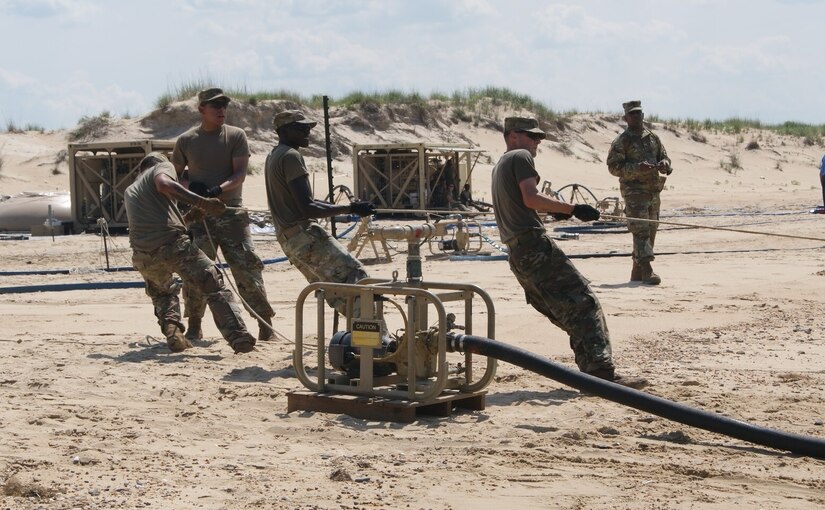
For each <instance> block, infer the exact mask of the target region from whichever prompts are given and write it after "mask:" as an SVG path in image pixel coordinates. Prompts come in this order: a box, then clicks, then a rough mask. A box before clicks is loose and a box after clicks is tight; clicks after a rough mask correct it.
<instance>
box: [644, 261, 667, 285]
mask: <svg viewBox="0 0 825 510" xmlns="http://www.w3.org/2000/svg"><path fill="white" fill-rule="evenodd" d="M639 266H640V267H641V268H642V275H641V276H642V283H644V284H647V285H659V284H660V283H662V279H661V278H659V275H657V274H656V273H654V272H653V267H651V266H650V261H647V262H640V263H639Z"/></svg>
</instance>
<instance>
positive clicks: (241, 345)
mask: <svg viewBox="0 0 825 510" xmlns="http://www.w3.org/2000/svg"><path fill="white" fill-rule="evenodd" d="M229 346H230V347H232V350H233V351H235V354H240V353H245V352H252V351H254V350H255V337H254V336H252V335H250V334H249V333H247V332H243V333H241V334H238V335H236V336H235V337H234V338H232V339H231V340H229Z"/></svg>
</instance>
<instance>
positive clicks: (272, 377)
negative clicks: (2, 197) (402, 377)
mask: <svg viewBox="0 0 825 510" xmlns="http://www.w3.org/2000/svg"><path fill="white" fill-rule="evenodd" d="M336 118H337V117H336ZM134 122H135V124H136V125H140V124H139V122H140V121H139V120H135V121H134ZM124 129H125V131H124V133H126V134H130V135H134V134H135V131H129V129H131V128H129V129H126V128H124ZM341 129H342V132H343V129H344V128H341ZM405 129H406V131H404V130H399V129H398V127H397V126H395V125H394V124H390V125H389V126H388V127H387V131H381V132H380V133H379V135H380V136H382V137H385V138H387V139H398V137H402V136H410V135H409V133H410V132H411V131H413V130H415V131H416V133H419V134H421V133H423V134H426V135H427V136H432V137H436V136H437V135H438V136H444V130H445V129H447V127H445V126H443V125H438V126H435V127H431V128H427V129H425V127H423V126H420V125H416V124H407V125H406V127H405ZM620 129H621V127H620V125H619V124H618V121H617V119H616V118H615V117H602V116H593V115H589V116H584V115H583V116H580V117H577V118H576V119H574V121H573V122H572V123H571V126H569V127H568V128H567V129H566V130H565V131H564V132H562V133H561V134H560V135H558V136H560V138H559V141H558V142H552V141H550V142H548V143H546V144H543V146H542V149H541V151H540V153H539V156H538V158H537V164H538V166H539V169H540V172H541V173H542V176H543V177H544V178H545V179H547V180H551V181H553V184H554V186H556V187H558V186H560V185H563V184H567V183H572V182H578V183H582V184H585V185H586V186H588V187H589V188H590V189H591V190H593V192H594V193H595V194H596V195H597V196H599V197H600V198H601V197H604V196H611V195H615V194H618V191H617V185H616V182H615V179H614V178H613V177H611V176H610V175H609V174H608V173H607V170H606V168H605V166H604V163H603V160H604V158H605V156H606V153H607V147H608V144H609V142H610V140H611V139H612V138H613V137H614V136H615V134H616V133H617V132H618V131H619V130H620ZM449 130H451V131H454V132H456V133H457V135H456V136H461V137H464V138H466V139H469V140H472V141H473V142H475V143H477V144H478V145H479V146H481V147H482V148H485V149H487V150H488V151H489V153H490V156H491V161H487V160H485V161H483V163H482V164H480V166H479V168H477V169H476V173H475V174H474V178H476V179H477V181H476V187H477V190H482V191H481V192H479V191H477V192H476V196H477V197H478V198H482V197H483V196H484V193H483V190H484V189H485V188H484V187H485V186H487V187H489V170H490V168H491V167H492V162H494V160H495V159H497V157H498V155H499V154H500V153H501V152H502V150H503V144H502V140H501V137H500V134H497V133H496V132H495V131H494V130H493V129H490V128H486V127H480V126H479V127H476V126H473V125H472V124H458V125H450V126H449ZM657 132H658V133H659V134H660V135H661V136H662V138H663V140H664V143H665V145H666V147H667V149H668V151H669V153H670V155H671V157H672V158H673V160H674V167H675V172H674V174H673V176H672V177H671V178H670V179H669V181H668V189H667V190H666V191H665V193H664V194H663V209H664V213H665V215H666V216H668V218H667V219H669V220H671V221H674V222H685V223H701V224H703V225H708V226H725V227H733V228H741V229H748V230H759V231H763V232H781V233H786V234H794V235H799V236H803V237H810V238H812V239H814V240H799V239H789V238H779V237H768V236H757V235H749V234H736V233H731V232H724V231H719V230H698V229H687V228H681V227H676V226H668V227H663V228H662V230H661V233H660V235H659V237H658V239H657V249H658V251H659V252H660V253H661V255H660V256H659V257H658V258H657V260H656V262H655V267H656V269H657V272H658V273H659V274H661V275H662V277H663V280H664V281H663V283H662V285H661V286H658V287H643V286H638V285H636V284H630V283H628V281H627V280H628V276H629V272H630V262H629V260H628V259H627V258H626V257H621V256H616V257H610V258H583V259H576V261H575V263H576V265H577V267H578V268H579V269H580V270H581V272H582V273H583V274H584V275H585V276H586V277H587V278H589V279H590V280H591V283H592V285H593V287H594V289H595V291H596V293H597V294H598V296H599V299H600V300H601V302H602V305H603V307H604V309H605V312H606V314H607V319H608V324H609V327H610V331H611V334H612V337H613V342H614V352H615V356H616V360H617V364H618V366H619V368H620V370H621V371H622V372H625V373H630V374H634V375H644V376H646V377H648V378H649V379H650V380H651V381H652V382H653V385H652V387H651V388H650V389H649V391H650V392H651V393H653V394H655V395H659V396H662V397H665V398H668V399H672V400H676V401H679V402H683V403H685V404H688V405H691V406H696V407H700V408H703V409H706V410H710V411H714V412H719V413H722V414H725V415H728V416H731V417H735V418H739V419H742V420H747V421H749V422H752V423H755V424H759V425H763V426H769V427H775V428H779V429H782V430H787V431H790V432H794V433H798V434H806V435H812V436H816V437H820V438H825V429H824V428H823V420H825V415H824V414H823V403H824V402H823V398H825V397H824V396H825V371H824V370H823V366H825V343H823V335H822V331H823V328H825V305H824V304H823V302H822V300H821V299H820V292H821V288H822V282H823V277H825V267H823V265H825V264H823V255H822V248H823V246H825V241H822V239H823V238H825V234H823V229H822V222H823V221H825V217H823V216H821V215H812V214H808V213H807V209H810V208H811V207H813V206H814V205H817V204H818V203H819V200H820V199H821V193H820V190H819V188H818V178H817V170H816V165H815V162H816V161H818V159H819V157H820V154H819V153H820V152H821V151H822V149H821V148H818V147H807V146H804V145H803V144H802V143H801V141H800V140H796V139H792V138H784V137H779V136H776V135H772V134H769V133H766V132H761V133H760V132H754V133H746V134H744V135H743V136H742V137H743V140H742V141H739V138H738V137H737V135H722V134H713V133H705V135H706V136H707V142H706V143H702V142H697V141H694V140H691V139H690V137H689V134H688V133H687V132H671V131H666V130H664V129H662V127H661V126H659V127H658V131H657ZM353 133H356V132H355V131H353ZM357 135H358V136H363V137H367V136H368V134H365V133H362V132H357ZM10 136H11V135H2V137H0V138H2V140H9V139H11V140H16V141H15V142H14V144H18V145H15V146H21V147H22V146H28V147H35V146H38V145H39V144H41V143H42V152H38V151H36V150H33V149H29V150H32V153H31V154H32V155H31V156H23V155H21V154H17V153H13V152H11V149H10V147H11V146H12V145H13V144H12V143H11V142H10V141H9V142H8V143H6V144H5V145H4V149H3V150H4V151H9V152H4V154H6V156H7V158H8V160H7V164H6V165H5V166H4V167H3V174H2V175H3V177H2V180H0V186H2V194H12V193H16V192H18V191H24V190H32V191H36V190H38V189H40V190H43V189H45V190H48V189H65V187H66V186H67V184H66V183H67V180H66V179H67V176H66V174H65V173H63V174H60V175H52V173H51V171H47V170H45V168H44V167H41V166H38V165H39V163H38V162H40V163H47V162H48V161H50V160H51V159H52V158H53V156H54V154H56V151H58V150H59V149H60V147H61V146H62V143H63V142H62V141H61V140H60V135H59V134H51V135H37V134H28V135H13V137H12V138H9V137H10ZM352 136H353V137H355V136H356V135H355V134H353V135H352ZM751 138H754V139H757V140H759V144H760V147H761V148H760V149H758V150H754V151H746V150H745V149H744V146H745V144H747V142H748V141H749V140H750V139H751ZM434 139H436V138H434ZM313 140H314V141H315V142H317V141H318V140H317V139H315V138H313ZM24 142H25V143H24ZM0 143H2V142H0ZM259 143H260V144H261V145H265V143H264V142H263V141H261V142H259ZM562 144H564V147H562ZM732 151H733V152H735V153H736V154H737V155H738V157H739V158H740V160H741V162H742V169H739V170H733V171H731V172H728V171H725V170H724V169H722V168H720V161H722V160H726V159H727V158H728V154H730V153H731V152H732ZM571 152H572V154H571ZM264 153H265V149H260V150H259V149H258V146H256V149H255V155H254V162H257V163H258V164H260V162H261V161H262V158H263V155H264ZM35 154H40V155H39V156H35ZM32 158H34V159H32ZM38 158H39V159H38ZM29 160H30V161H29ZM599 160H601V161H599ZM8 161H14V162H15V164H14V165H11V164H9V163H8ZM310 164H316V165H321V164H322V163H321V160H320V159H317V158H311V159H310ZM336 169H337V171H338V173H337V174H336V179H340V182H346V180H347V179H351V175H350V174H351V170H350V168H349V167H348V162H347V160H346V158H344V157H342V158H339V159H338V160H337V161H336ZM64 171H65V169H64ZM262 180H263V179H262V176H261V175H260V174H258V175H253V176H250V177H249V180H248V181H247V183H246V192H247V203H248V204H249V205H250V207H252V208H263V207H264V206H265V198H264V195H263V184H262ZM336 182H339V181H336ZM322 183H325V178H324V176H323V174H319V175H318V178H317V181H316V186H319V187H321V186H322ZM7 186H8V188H7ZM319 194H322V193H319ZM488 196H489V195H488ZM693 213H700V214H699V215H698V216H687V215H688V214H693ZM568 224H569V225H575V224H576V223H575V222H574V221H572V222H569V223H568ZM485 232H487V233H488V234H490V235H491V236H493V237H494V236H495V231H494V230H492V229H487V230H485ZM255 241H256V248H257V249H258V252H259V254H260V255H261V256H262V257H264V258H269V257H278V256H280V255H282V253H281V252H280V249H279V247H278V245H277V242H275V240H274V239H273V238H272V237H271V236H263V235H259V236H256V239H255ZM560 244H561V246H562V248H563V249H564V250H565V251H566V252H567V253H568V254H571V255H584V254H589V253H597V254H611V253H613V254H616V255H621V254H625V253H627V252H628V250H629V235H627V234H586V233H582V235H581V236H580V238H579V239H578V240H570V241H563V242H560ZM397 248H399V249H401V250H403V246H397ZM109 249H110V253H109V256H110V259H111V260H110V262H111V264H112V265H128V264H129V255H130V251H129V249H128V243H127V240H126V239H125V238H122V237H121V238H114V239H113V240H112V243H110V245H109ZM486 249H488V250H493V248H492V247H487V248H486ZM424 252H425V254H429V251H428V250H427V249H426V248H425V250H424ZM0 260H3V264H2V265H3V270H12V269H14V270H23V269H33V270H37V269H44V270H45V269H58V268H75V269H76V271H75V272H73V273H72V274H65V275H16V276H3V277H0V279H1V280H2V283H0V286H2V287H8V286H20V285H36V284H45V283H70V282H72V283H74V282H101V281H134V280H135V279H137V275H136V274H135V273H104V272H100V271H99V268H101V267H103V266H104V264H105V261H104V258H103V252H102V249H101V240H100V238H99V237H97V236H94V235H88V234H87V235H79V236H68V237H58V238H56V239H55V241H54V242H53V241H52V240H51V238H32V239H30V240H28V241H0ZM95 268H96V269H98V270H95ZM369 270H370V272H371V274H372V275H373V276H376V277H383V278H389V277H390V276H391V274H392V272H393V271H395V270H397V271H399V272H400V273H401V275H402V277H403V274H404V257H403V255H400V256H397V257H396V258H395V260H394V262H392V263H388V264H380V265H373V266H370V267H369ZM424 275H425V278H427V279H429V280H433V281H468V282H473V283H476V284H477V285H479V286H481V287H482V288H483V289H485V290H486V291H487V292H489V293H490V294H491V295H492V297H493V299H494V301H495V306H496V324H497V335H496V336H497V338H498V339H499V340H502V341H506V342H509V343H512V344H514V345H517V346H519V347H523V348H525V349H528V350H530V351H533V352H536V353H539V354H542V355H545V356H548V357H550V358H551V359H554V360H557V361H560V362H563V363H565V364H567V365H570V366H572V365H573V362H572V356H571V352H570V349H569V348H568V346H567V339H566V338H565V335H564V334H563V333H562V332H561V331H560V330H558V329H557V328H555V327H554V326H552V325H551V324H550V323H549V322H548V321H547V320H546V319H544V318H543V317H542V316H540V315H539V314H538V313H537V312H535V311H533V310H532V309H530V308H529V307H528V306H527V305H525V303H524V297H523V293H522V291H521V289H520V288H519V287H518V285H517V284H516V282H515V280H514V278H513V277H512V275H511V274H510V272H509V269H508V266H507V263H506V262H504V261H496V262H450V261H448V260H439V259H435V258H431V259H428V260H426V261H425V263H424ZM265 279H266V284H267V289H268V292H269V296H270V301H271V302H272V305H273V307H274V308H275V310H276V312H277V316H276V318H275V327H276V328H277V329H278V330H279V331H280V332H281V333H283V334H284V335H286V336H288V337H291V336H292V331H293V328H294V323H295V310H294V303H295V298H296V296H297V295H298V293H299V292H300V290H301V289H303V288H304V286H305V281H304V280H303V278H302V277H301V276H300V274H299V273H298V272H297V271H296V270H295V269H294V268H292V267H291V266H289V265H288V264H285V263H280V264H273V265H270V266H267V269H266V271H265ZM0 313H2V315H3V317H5V320H4V328H3V331H2V333H0V354H1V355H0V430H2V431H3V433H2V434H0V487H2V490H0V502H1V503H2V505H0V506H2V507H3V508H13V509H35V508H44V509H45V508H48V509H63V508H129V509H131V508H180V509H188V508H210V509H212V508H215V509H219V508H226V509H235V508H279V509H280V508H306V509H311V508H323V509H333V508H334V509H337V508H388V509H395V508H415V509H418V508H426V509H429V508H436V509H448V508H449V509H465V508H466V509H469V508H473V509H501V508H523V509H543V508H601V509H626V508H638V509H648V508H678V509H682V508H683V509H688V508H718V509H723V508H724V509H727V508H734V507H738V508H766V509H774V508H820V507H825V475H824V474H823V473H825V469H824V468H825V462H823V461H822V460H815V459H811V458H805V457H799V456H795V455H788V454H785V453H782V452H778V451H774V450H771V449H768V448H763V447H759V446H754V445H752V444H748V443H745V442H742V441H739V440H734V439H730V438H726V437H724V436H720V435H717V434H713V433H710V432H705V431H702V430H698V429H695V428H691V427H687V426H684V425H680V424H677V423H673V422H669V421H667V420H664V419H661V418H657V417H654V416H650V415H647V414H646V413H642V412H639V411H635V410H633V409H630V408H626V407H623V406H620V405H618V404H614V403H611V402H607V401H604V400H602V399H599V398H596V397H592V396H586V395H582V394H580V393H579V392H577V391H575V390H571V389H570V388H566V387H564V386H563V385H561V384H559V383H557V382H555V381H553V380H549V379H545V378H542V377H540V376H538V375H535V374H532V373H530V372H526V371H524V370H522V369H519V368H517V367H513V366H511V365H506V364H502V365H501V366H500V367H499V372H498V376H497V378H496V381H495V382H494V383H493V384H491V385H490V386H489V388H488V392H489V393H488V396H487V407H486V409H485V410H484V411H477V412H466V411H464V412H456V413H455V414H454V415H453V416H451V417H449V418H426V417H424V418H421V419H419V420H417V421H416V422H414V423H412V424H406V425H404V424H394V423H385V422H375V421H368V420H362V419H356V418H351V417H348V416H345V415H334V414H322V413H311V412H294V413H291V414H287V413H286V393H287V392H288V391H291V390H295V389H300V388H301V386H300V383H299V382H298V381H297V380H296V379H295V377H294V371H293V369H292V367H291V345H290V344H289V343H287V342H283V341H281V342H274V343H271V344H265V345H261V346H260V347H259V349H258V351H257V352H253V353H251V354H249V355H243V356H235V355H232V353H231V350H230V349H229V348H228V346H226V345H225V344H224V343H223V342H222V341H221V340H219V335H218V334H217V330H216V328H215V327H214V326H213V325H212V324H207V325H206V327H205V333H206V335H207V337H208V340H206V341H203V342H201V343H199V344H198V345H197V346H196V348H195V349H192V350H190V351H186V352H185V353H182V354H171V353H170V352H169V351H168V349H167V348H166V347H165V346H164V345H163V343H162V342H160V341H159V340H158V337H159V334H158V331H157V330H158V327H157V325H156V323H155V319H154V317H153V315H152V310H151V305H150V303H149V300H148V298H147V297H146V296H145V295H144V293H143V291H142V290H140V289H125V290H97V291H72V292H47V293H26V294H23V293H20V294H3V295H0ZM313 313H314V311H313V310H307V311H306V313H305V314H304V316H305V318H306V320H307V321H309V320H311V319H312V317H313ZM483 319H484V317H480V318H479V320H483ZM309 357H310V358H311V354H310V355H309Z"/></svg>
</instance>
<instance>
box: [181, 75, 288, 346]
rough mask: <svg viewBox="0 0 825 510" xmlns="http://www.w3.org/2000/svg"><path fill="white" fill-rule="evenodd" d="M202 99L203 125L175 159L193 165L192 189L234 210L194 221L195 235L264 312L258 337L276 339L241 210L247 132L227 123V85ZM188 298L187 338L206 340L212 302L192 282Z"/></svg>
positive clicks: (183, 142)
mask: <svg viewBox="0 0 825 510" xmlns="http://www.w3.org/2000/svg"><path fill="white" fill-rule="evenodd" d="M198 103H199V104H198V112H199V113H200V115H201V123H200V125H199V126H197V127H194V128H192V129H190V130H189V131H187V132H185V133H183V134H182V135H181V136H180V137H178V139H177V141H176V142H175V150H174V152H173V153H172V163H174V164H175V169H176V170H177V171H178V172H183V170H184V169H185V168H186V169H188V181H189V189H190V190H192V191H194V192H195V193H198V194H199V195H203V196H206V197H218V198H219V199H220V200H222V201H223V202H224V203H225V204H226V205H228V206H231V207H232V209H227V211H226V212H225V213H224V214H222V215H220V216H218V217H215V218H207V220H206V224H205V225H206V226H205V227H204V224H202V223H196V224H193V225H192V226H191V232H192V237H193V240H194V241H195V244H196V245H197V246H198V248H200V249H201V250H202V251H203V252H204V253H205V254H206V256H207V257H209V258H210V259H212V260H215V258H216V256H217V248H218V247H220V249H221V253H222V254H223V257H224V259H225V260H226V263H227V265H229V268H230V269H231V270H232V277H233V278H235V283H236V284H237V285H238V293H239V294H240V296H241V297H242V298H243V300H244V301H245V302H246V305H247V306H248V307H249V308H250V309H251V310H252V311H253V312H255V314H257V316H258V326H259V333H258V339H259V340H271V339H273V338H274V334H275V333H274V330H273V329H272V319H271V317H272V316H273V315H275V312H274V311H273V310H272V307H271V306H270V305H269V301H268V300H267V297H266V289H265V288H264V280H263V276H262V274H261V272H262V271H263V268H264V265H263V263H262V262H261V259H260V258H259V257H258V255H257V254H256V253H255V247H254V245H253V243H252V235H251V233H250V231H249V215H248V214H247V213H246V211H243V210H240V209H238V208H240V207H241V206H242V205H243V204H242V200H241V191H242V187H243V182H244V179H246V166H247V163H248V162H249V145H248V144H247V140H246V134H245V133H244V131H243V130H242V129H240V128H237V127H235V126H229V125H227V124H225V120H226V108H227V105H228V104H229V97H227V96H226V95H225V94H224V93H223V91H222V90H221V89H217V88H213V89H207V90H202V91H201V92H199V93H198ZM207 229H208V233H207ZM184 297H185V298H186V299H185V303H186V315H187V316H188V317H189V331H188V333H187V337H188V338H190V339H195V338H200V337H201V335H202V332H201V318H202V317H203V314H204V312H205V310H206V300H205V299H204V296H203V295H202V294H200V293H199V292H197V289H195V288H190V287H188V286H185V287H184Z"/></svg>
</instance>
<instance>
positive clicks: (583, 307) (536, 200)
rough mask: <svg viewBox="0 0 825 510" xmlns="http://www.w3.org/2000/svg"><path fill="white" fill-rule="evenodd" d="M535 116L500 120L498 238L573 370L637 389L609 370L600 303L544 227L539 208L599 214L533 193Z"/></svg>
mask: <svg viewBox="0 0 825 510" xmlns="http://www.w3.org/2000/svg"><path fill="white" fill-rule="evenodd" d="M545 136H546V135H545V133H544V131H542V130H541V129H540V128H539V123H538V121H537V120H536V119H531V118H523V117H508V118H506V119H504V142H505V144H506V145H507V152H505V153H504V155H503V156H502V157H501V159H500V160H499V161H498V163H497V164H496V166H495V168H493V179H492V181H493V182H492V184H493V208H494V211H495V215H496V223H497V224H498V229H499V232H500V233H501V240H502V242H504V243H505V244H507V246H508V247H509V249H510V257H509V260H510V270H511V271H512V272H513V274H514V275H516V279H517V280H518V282H519V283H520V284H521V286H522V287H523V288H524V294H525V297H526V298H527V302H528V303H529V304H531V305H533V308H535V309H536V310H538V312H539V313H541V314H542V315H544V316H545V317H547V318H548V319H550V322H552V323H553V324H555V325H556V326H558V327H560V328H561V329H563V330H564V331H565V332H566V333H567V334H568V335H569V336H570V347H572V348H573V352H574V353H575V356H576V365H578V367H579V370H581V371H582V372H585V373H588V374H590V375H592V376H595V377H599V378H601V379H606V380H608V381H613V382H615V383H618V384H623V385H625V386H630V387H634V388H640V387H642V386H644V385H646V384H647V381H645V380H644V379H637V378H630V377H622V376H620V375H618V374H616V373H615V368H614V365H613V355H612V351H611V347H610V335H609V333H608V331H607V322H606V321H605V318H604V313H603V312H602V307H601V305H600V304H599V300H598V299H597V298H596V295H595V294H594V293H593V291H592V290H591V289H590V285H589V284H588V282H587V280H586V279H585V278H584V276H582V275H581V273H579V272H578V270H576V268H575V267H574V266H573V263H572V262H570V259H568V258H567V256H566V255H565V254H564V252H563V251H562V250H561V249H560V248H559V247H558V246H557V245H556V243H555V242H554V241H553V240H552V239H550V238H549V237H548V236H547V234H546V233H545V230H544V223H543V222H542V220H541V218H540V217H539V214H538V213H540V212H544V213H550V214H552V215H553V216H555V217H556V218H559V219H561V218H564V219H567V218H570V217H572V216H575V217H576V218H578V219H579V220H581V221H593V220H597V219H599V211H598V210H596V209H595V208H593V207H591V206H589V205H584V204H578V205H575V206H573V205H571V204H567V203H565V202H560V201H558V200H555V199H553V198H550V197H549V196H547V195H545V194H543V193H541V192H539V190H538V187H537V186H538V183H539V173H538V172H537V171H536V166H535V164H534V163H533V158H534V157H536V151H537V149H538V146H539V143H541V141H542V140H544V138H545Z"/></svg>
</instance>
